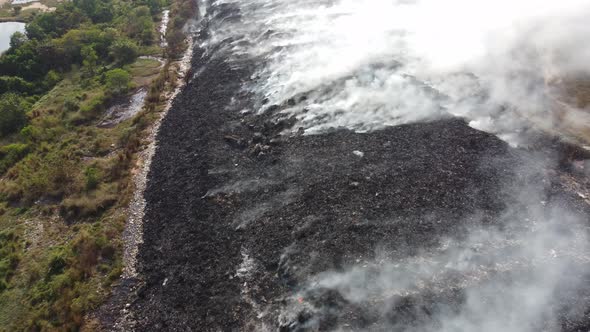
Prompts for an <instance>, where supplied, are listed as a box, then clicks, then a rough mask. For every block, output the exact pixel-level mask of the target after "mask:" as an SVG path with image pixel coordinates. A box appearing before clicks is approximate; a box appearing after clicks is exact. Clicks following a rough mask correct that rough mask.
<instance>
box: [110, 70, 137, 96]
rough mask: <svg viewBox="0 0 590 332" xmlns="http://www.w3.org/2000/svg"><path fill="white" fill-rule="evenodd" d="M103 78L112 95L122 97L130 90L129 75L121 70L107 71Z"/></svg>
mask: <svg viewBox="0 0 590 332" xmlns="http://www.w3.org/2000/svg"><path fill="white" fill-rule="evenodd" d="M105 77H106V85H107V88H108V89H109V91H110V92H111V93H112V94H113V95H122V94H124V93H127V92H128V91H129V89H130V88H131V75H129V73H128V72H127V71H125V70H123V69H119V68H117V69H113V70H109V71H108V72H106V74H105Z"/></svg>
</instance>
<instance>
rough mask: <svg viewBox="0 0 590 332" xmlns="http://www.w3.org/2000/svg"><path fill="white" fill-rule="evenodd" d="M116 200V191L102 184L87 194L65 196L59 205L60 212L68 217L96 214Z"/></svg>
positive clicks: (83, 216)
mask: <svg viewBox="0 0 590 332" xmlns="http://www.w3.org/2000/svg"><path fill="white" fill-rule="evenodd" d="M116 202H117V195H116V192H115V191H114V190H112V189H111V188H110V187H109V186H104V187H103V188H99V189H98V190H96V191H93V192H90V193H88V194H83V195H77V196H74V197H71V198H66V199H65V200H64V201H63V202H62V203H61V205H60V214H61V215H62V216H64V218H68V219H72V218H86V217H91V216H96V215H99V214H100V213H102V212H104V211H105V210H106V209H108V208H109V207H111V206H113V204H115V203H116Z"/></svg>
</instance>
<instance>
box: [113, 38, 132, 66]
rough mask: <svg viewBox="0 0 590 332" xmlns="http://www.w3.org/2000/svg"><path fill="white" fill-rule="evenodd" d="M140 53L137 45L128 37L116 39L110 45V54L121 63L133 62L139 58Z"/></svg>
mask: <svg viewBox="0 0 590 332" xmlns="http://www.w3.org/2000/svg"><path fill="white" fill-rule="evenodd" d="M138 53H139V49H138V47H137V45H136V44H135V43H134V42H133V41H132V40H130V39H127V38H121V39H118V40H116V41H115V42H114V43H113V45H111V47H110V54H111V56H112V57H113V59H114V60H115V62H116V63H118V64H119V65H125V64H128V63H132V62H133V61H135V59H137V56H138Z"/></svg>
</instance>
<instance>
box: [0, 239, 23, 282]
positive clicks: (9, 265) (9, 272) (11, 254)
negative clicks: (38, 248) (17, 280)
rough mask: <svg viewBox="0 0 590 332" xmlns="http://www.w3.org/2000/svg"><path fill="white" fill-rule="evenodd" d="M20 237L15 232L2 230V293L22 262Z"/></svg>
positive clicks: (0, 260) (0, 247)
mask: <svg viewBox="0 0 590 332" xmlns="http://www.w3.org/2000/svg"><path fill="white" fill-rule="evenodd" d="M21 250H22V248H21V245H20V238H19V237H18V236H17V235H16V234H15V233H14V232H6V231H5V232H0V293H1V292H2V291H4V290H5V289H6V288H7V287H8V283H9V281H10V278H11V277H12V276H13V275H14V272H15V270H16V267H17V266H18V263H19V262H20V259H21V258H20V254H21Z"/></svg>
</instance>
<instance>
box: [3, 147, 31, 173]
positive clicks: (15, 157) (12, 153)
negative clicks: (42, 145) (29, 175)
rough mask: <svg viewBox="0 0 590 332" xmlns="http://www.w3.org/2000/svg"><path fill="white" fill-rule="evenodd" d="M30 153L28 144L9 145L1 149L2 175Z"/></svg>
mask: <svg viewBox="0 0 590 332" xmlns="http://www.w3.org/2000/svg"><path fill="white" fill-rule="evenodd" d="M28 153H29V146H28V145H27V144H19V143H15V144H9V145H5V146H3V147H1V148H0V174H4V173H5V172H6V171H7V170H8V169H9V168H10V167H12V166H13V165H14V164H16V163H17V162H18V161H19V160H21V159H22V158H24V157H25V156H26V155H27V154H28Z"/></svg>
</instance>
